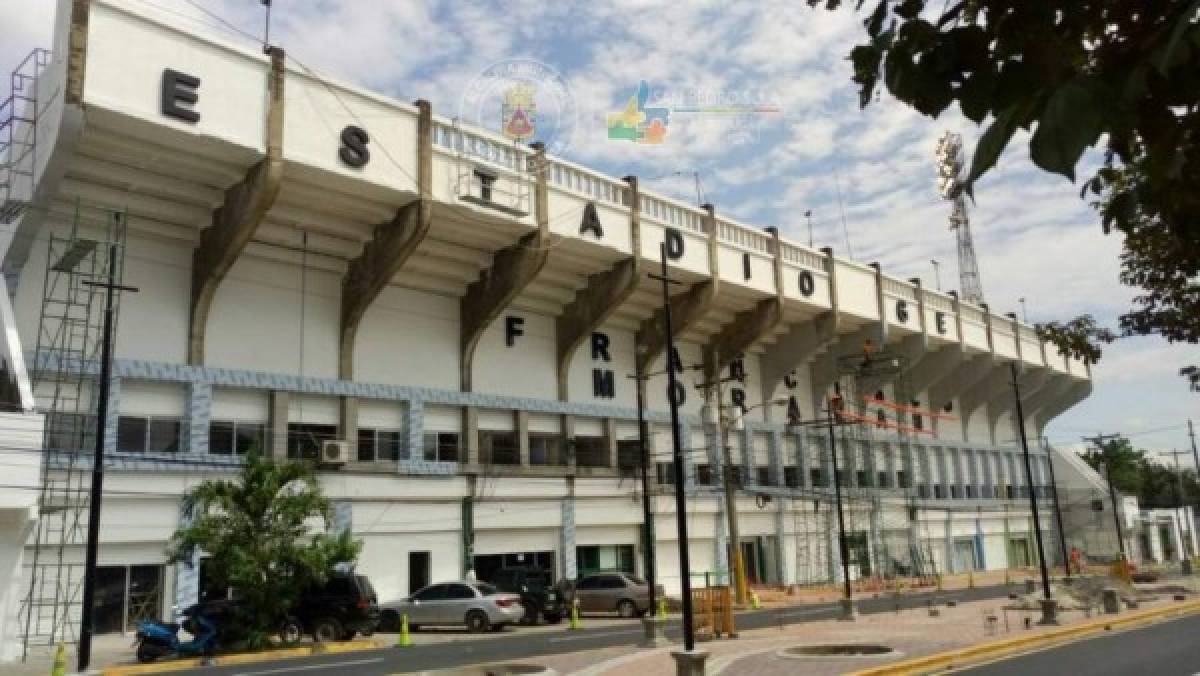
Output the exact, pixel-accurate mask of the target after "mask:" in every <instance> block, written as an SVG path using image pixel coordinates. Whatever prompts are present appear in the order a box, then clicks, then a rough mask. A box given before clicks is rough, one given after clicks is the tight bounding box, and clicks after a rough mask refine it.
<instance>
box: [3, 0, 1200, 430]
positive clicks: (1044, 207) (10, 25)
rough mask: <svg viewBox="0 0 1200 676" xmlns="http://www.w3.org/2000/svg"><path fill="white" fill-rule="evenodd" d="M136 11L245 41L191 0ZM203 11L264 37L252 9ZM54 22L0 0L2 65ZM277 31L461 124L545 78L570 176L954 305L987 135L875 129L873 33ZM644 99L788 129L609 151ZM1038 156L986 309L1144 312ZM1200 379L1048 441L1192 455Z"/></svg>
mask: <svg viewBox="0 0 1200 676" xmlns="http://www.w3.org/2000/svg"><path fill="white" fill-rule="evenodd" d="M122 1H124V2H128V3H129V4H130V5H134V6H155V7H158V8H160V9H165V10H167V11H169V12H172V14H171V16H172V17H175V18H176V19H177V20H178V21H179V22H180V23H181V24H182V25H186V26H189V27H192V28H193V29H195V30H205V31H210V32H216V33H219V34H221V35H222V36H225V37H227V38H229V39H231V40H237V41H243V42H245V41H246V38H244V37H241V36H238V35H237V34H235V33H233V32H232V31H231V30H230V29H228V28H227V27H224V26H221V25H219V24H218V23H216V22H215V21H214V20H213V19H212V18H210V17H208V16H206V15H204V14H203V13H201V12H200V11H198V10H196V9H195V8H194V7H193V6H192V5H190V4H189V3H188V2H187V1H186V0H122ZM195 2H196V3H197V4H200V5H203V6H204V7H206V8H208V9H209V10H211V11H212V12H214V13H216V14H218V15H220V16H222V17H224V18H226V19H227V20H228V21H229V23H230V24H232V25H234V26H236V27H238V28H240V29H241V30H244V31H246V32H249V33H252V34H260V33H261V30H262V23H263V13H262V8H261V6H260V4H259V2H258V0H195ZM55 4H56V3H55V2H54V1H53V0H0V26H3V27H4V28H2V29H0V66H2V67H3V68H5V69H7V68H9V67H10V66H11V65H15V64H16V63H17V61H19V59H20V57H21V56H23V54H24V53H25V52H27V51H28V50H29V49H31V48H32V47H34V46H48V45H49V33H50V24H51V21H52V14H53V8H54V5H55ZM848 4H853V3H848ZM274 14H275V24H274V27H273V35H274V37H275V38H276V42H277V44H281V45H282V46H284V47H285V48H286V49H287V50H288V52H289V54H290V55H292V56H294V57H296V58H297V59H299V60H300V61H302V62H303V63H304V64H305V65H307V66H309V67H312V68H314V69H316V70H318V71H320V72H323V73H326V74H328V75H331V76H333V77H336V78H339V79H344V80H348V81H352V82H355V83H358V84H361V85H364V86H367V87H370V88H372V89H375V90H378V91H382V92H386V93H388V94H391V95H394V96H396V97H398V98H401V99H404V100H412V99H415V98H425V99H428V100H429V101H431V102H432V104H433V107H434V110H435V111H437V112H438V113H440V114H443V115H448V116H454V115H456V114H458V111H459V110H460V108H461V107H462V103H461V102H462V101H463V98H464V95H465V92H467V91H469V88H470V87H471V84H472V82H474V81H476V78H478V77H479V75H480V74H481V73H483V72H485V71H486V70H487V68H488V67H489V66H491V65H493V64H495V63H497V62H501V61H504V60H507V59H533V60H537V61H540V62H542V63H544V64H546V65H547V66H549V67H550V68H551V69H552V70H553V71H554V72H556V73H558V74H559V75H560V76H561V78H562V79H563V81H564V82H565V84H566V87H567V89H568V90H569V92H570V95H571V99H572V100H573V102H574V105H575V108H576V110H577V118H576V124H575V133H574V135H573V136H572V137H571V139H570V145H569V148H568V149H567V150H566V153H565V154H566V156H567V157H568V158H569V159H572V160H575V161H577V162H581V163H584V164H587V165H588V166H592V167H596V168H598V169H601V170H603V171H605V172H607V173H609V174H612V175H615V176H623V175H627V174H636V175H638V176H640V177H642V180H643V184H644V185H645V186H646V187H648V188H650V189H651V190H656V191H660V192H665V193H668V194H672V195H674V196H677V197H679V198H682V199H686V200H688V201H694V200H695V199H696V188H695V180H694V178H693V175H694V174H698V175H699V178H700V184H701V186H702V190H703V197H704V199H706V200H707V201H709V202H712V203H713V204H714V205H715V206H716V208H717V210H718V212H720V213H722V214H724V215H727V216H730V217H732V218H734V219H736V220H739V221H742V222H744V223H749V224H756V225H764V226H765V225H777V226H779V227H780V228H781V229H782V231H783V233H784V234H785V236H789V237H792V238H793V239H795V240H797V241H801V242H804V241H806V240H807V238H808V235H807V232H806V228H805V218H804V212H805V211H806V210H811V211H812V214H813V229H814V239H815V242H816V244H817V246H833V247H834V248H835V249H836V250H837V251H838V252H839V253H840V254H846V253H847V252H849V251H852V252H853V255H854V257H855V258H857V259H859V260H863V261H879V262H881V263H882V264H883V267H884V270H885V271H887V272H889V273H891V274H895V275H897V276H900V277H903V278H907V277H921V278H922V279H923V280H924V282H925V284H927V285H929V286H934V284H935V280H934V273H933V266H932V265H931V264H930V260H931V259H936V260H938V261H940V262H941V283H942V288H944V289H948V288H955V287H956V286H957V266H956V262H955V261H956V257H955V250H954V236H953V233H952V232H950V231H949V230H948V229H947V216H948V213H949V208H948V205H947V204H946V203H944V202H942V201H941V200H939V199H938V196H937V193H936V190H935V182H934V169H933V147H934V142H935V141H936V139H937V137H938V135H939V134H940V133H941V132H942V131H943V130H945V129H952V130H954V131H958V132H960V133H962V134H963V135H964V137H965V138H966V140H967V146H968V148H971V147H973V144H974V140H975V139H976V138H977V137H978V135H979V133H980V130H979V129H977V128H976V127H975V126H974V125H973V124H972V123H970V122H968V121H966V120H964V119H963V118H962V117H961V116H960V115H958V113H957V110H951V111H947V113H946V114H944V115H943V117H942V119H939V120H930V119H928V118H924V117H922V116H920V115H918V114H916V113H914V112H912V111H910V110H908V109H906V108H904V107H903V106H901V105H900V104H898V103H896V102H894V101H892V100H891V99H890V98H889V96H888V95H887V93H886V92H884V93H883V94H882V96H881V97H880V99H879V101H877V102H876V103H873V104H872V105H870V106H869V107H868V108H867V109H866V110H864V111H860V110H859V109H858V105H857V93H856V91H855V88H854V85H853V83H851V81H850V65H849V63H848V62H847V61H846V60H845V55H846V54H847V53H848V52H849V50H850V48H851V47H852V46H853V45H854V44H856V43H857V41H858V40H859V39H860V37H861V35H862V28H861V24H860V23H859V21H860V19H861V17H856V16H854V14H853V12H851V11H849V10H843V11H839V12H827V11H823V10H812V9H809V8H807V6H805V5H804V3H802V2H799V1H798V0H787V1H782V2H772V1H763V2H754V3H727V2H719V1H714V2H707V1H694V2H675V3H660V2H647V1H641V0H618V1H615V2H604V3H568V2H561V3H546V2H540V1H533V0H509V1H504V2H463V1H460V2H420V1H417V0H374V1H373V2H343V1H337V0H275V10H274ZM641 80H646V81H647V82H648V83H649V84H650V86H651V87H652V88H659V89H666V90H672V91H681V90H687V89H702V90H705V91H716V92H726V93H736V94H741V95H745V94H746V93H753V94H754V96H755V97H761V98H762V99H763V102H765V103H772V104H775V105H778V106H779V107H780V109H781V112H779V113H778V114H764V115H761V116H758V117H759V119H755V120H753V122H751V123H749V124H748V123H747V120H746V119H744V118H737V117H731V116H727V115H699V114H692V115H682V114H675V115H673V116H672V117H671V120H670V123H669V127H668V134H667V136H666V138H665V140H664V143H663V144H662V145H659V146H649V145H638V144H634V143H629V142H623V141H610V140H608V139H607V138H606V129H605V117H606V115H607V114H608V113H611V112H615V111H617V110H619V109H620V108H622V107H623V106H624V104H625V102H626V100H627V99H628V97H629V96H631V95H632V94H633V92H634V89H635V88H636V86H637V84H638V82H639V81H641ZM464 117H468V118H469V117H470V116H469V115H464ZM498 125H499V121H498V120H496V121H495V124H494V125H493V126H498ZM1026 141H1027V138H1024V137H1018V139H1016V143H1014V145H1013V146H1012V147H1011V148H1010V150H1009V152H1007V153H1006V154H1005V155H1004V156H1003V157H1002V158H1001V161H1000V163H999V166H998V168H997V169H996V170H993V172H992V173H991V174H989V175H988V176H987V177H985V179H984V180H983V181H982V182H981V183H980V185H979V186H978V187H977V189H976V196H977V200H978V201H977V204H976V205H975V207H974V209H973V211H972V227H973V232H974V235H975V241H976V247H977V249H978V254H979V267H980V271H981V276H982V281H983V289H984V294H985V296H986V298H987V299H988V301H989V302H990V304H991V305H992V307H993V308H994V309H996V310H998V311H1000V312H1007V311H1015V312H1020V305H1019V303H1018V299H1019V298H1022V297H1024V298H1026V299H1027V310H1028V316H1029V319H1030V321H1034V322H1036V321H1047V320H1050V319H1067V318H1070V317H1073V316H1075V315H1077V314H1080V313H1083V312H1089V313H1092V314H1094V315H1096V316H1097V317H1098V318H1099V319H1100V320H1101V321H1103V322H1105V323H1108V324H1110V325H1111V324H1114V323H1115V318H1116V316H1117V315H1118V314H1119V313H1120V312H1121V311H1122V310H1124V309H1125V308H1126V307H1127V306H1128V303H1129V300H1130V298H1131V297H1132V296H1133V290H1131V289H1129V288H1126V287H1123V286H1121V285H1120V284H1119V283H1118V281H1117V272H1118V264H1117V255H1118V252H1119V251H1120V242H1119V240H1118V239H1117V238H1116V237H1111V236H1110V237H1106V236H1104V235H1103V234H1102V233H1101V230H1100V226H1099V224H1098V221H1097V219H1096V217H1095V215H1094V213H1093V212H1092V210H1091V209H1090V208H1089V207H1088V206H1087V204H1086V203H1085V202H1083V201H1081V200H1080V199H1079V193H1078V187H1077V186H1076V185H1072V184H1071V183H1069V182H1068V181H1066V180H1065V179H1062V178H1061V177H1055V176H1050V175H1047V174H1044V173H1042V172H1040V171H1038V170H1037V169H1036V168H1035V167H1033V165H1032V164H1031V163H1030V162H1029V159H1028V153H1027V150H1026V148H1025V142H1026ZM1091 161H1093V162H1094V161H1095V157H1092V158H1091ZM1081 173H1083V172H1081ZM839 188H840V192H841V198H842V199H841V201H840V205H839V200H838V196H837V195H838V190H839ZM843 210H844V214H845V220H844V224H845V225H844V227H843V220H842V216H841V214H842V212H843ZM1197 362H1200V350H1197V349H1196V347H1195V346H1189V345H1183V346H1180V345H1175V346H1170V345H1167V344H1166V343H1165V341H1162V340H1160V339H1157V338H1144V339H1127V340H1122V341H1120V342H1118V343H1117V344H1114V345H1112V346H1110V347H1109V348H1108V349H1107V350H1106V353H1105V358H1104V360H1103V361H1102V362H1101V363H1100V364H1099V365H1097V366H1096V367H1095V368H1094V370H1093V373H1094V376H1095V385H1096V387H1095V391H1094V392H1093V394H1092V396H1091V397H1090V398H1089V399H1088V400H1086V401H1085V402H1083V403H1082V404H1080V405H1078V406H1077V407H1075V408H1074V409H1072V410H1071V411H1069V412H1067V413H1066V414H1064V415H1063V416H1061V417H1060V418H1058V419H1057V420H1056V421H1055V422H1053V423H1052V424H1051V426H1050V428H1049V429H1048V436H1049V437H1050V438H1051V440H1052V441H1053V442H1056V443H1062V444H1071V443H1077V441H1078V437H1079V436H1080V435H1082V434H1094V433H1095V432H1097V431H1102V432H1117V431H1120V432H1124V433H1126V434H1129V435H1131V438H1132V439H1133V440H1134V441H1135V442H1136V443H1137V444H1139V445H1143V446H1145V447H1147V448H1152V449H1162V450H1169V449H1171V448H1183V447H1185V446H1186V444H1187V437H1186V429H1185V428H1184V427H1183V426H1184V425H1185V421H1186V419H1187V418H1188V416H1189V415H1190V416H1195V417H1197V418H1198V419H1200V395H1196V394H1191V393H1189V392H1188V391H1187V388H1186V385H1185V383H1184V381H1183V379H1182V378H1180V377H1179V376H1178V375H1177V371H1178V368H1179V367H1180V366H1182V365H1184V364H1187V363H1197Z"/></svg>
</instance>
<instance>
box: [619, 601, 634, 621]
mask: <svg viewBox="0 0 1200 676" xmlns="http://www.w3.org/2000/svg"><path fill="white" fill-rule="evenodd" d="M617 614H618V615H620V616H621V617H624V618H634V617H637V614H638V608H637V604H636V603H634V602H633V601H630V600H629V599H621V600H620V601H619V602H618V603H617Z"/></svg>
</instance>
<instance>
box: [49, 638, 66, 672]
mask: <svg viewBox="0 0 1200 676" xmlns="http://www.w3.org/2000/svg"><path fill="white" fill-rule="evenodd" d="M50 676H67V649H66V648H65V647H64V646H63V644H61V643H59V644H58V649H57V650H55V651H54V666H53V667H52V668H51V669H50Z"/></svg>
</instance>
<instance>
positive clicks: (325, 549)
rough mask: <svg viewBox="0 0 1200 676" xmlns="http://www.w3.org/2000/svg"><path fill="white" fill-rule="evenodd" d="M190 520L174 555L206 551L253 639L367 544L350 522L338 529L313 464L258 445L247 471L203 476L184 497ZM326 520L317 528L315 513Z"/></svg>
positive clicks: (212, 576)
mask: <svg viewBox="0 0 1200 676" xmlns="http://www.w3.org/2000/svg"><path fill="white" fill-rule="evenodd" d="M183 510H184V521H185V525H184V526H182V527H180V528H179V529H178V530H176V531H175V534H174V535H172V536H171V540H170V542H169V543H168V550H167V554H168V557H169V559H170V560H171V561H172V562H179V561H184V562H187V563H189V564H190V563H191V562H192V561H193V560H194V557H193V553H194V552H196V551H200V552H202V553H203V554H204V555H205V557H206V559H207V561H206V568H205V572H206V574H207V577H208V580H209V581H211V583H212V585H213V587H215V588H218V589H228V590H231V591H233V593H234V594H235V595H236V597H237V598H238V599H239V600H240V601H241V603H238V604H236V607H235V609H234V612H235V613H236V614H237V618H236V619H237V621H238V625H239V628H240V630H241V633H243V634H244V636H245V638H244V642H245V644H246V647H249V648H258V647H262V646H263V645H265V644H266V643H267V641H268V638H269V637H270V636H271V635H272V634H273V633H274V632H275V630H276V629H277V628H278V627H279V622H280V620H281V619H282V618H284V617H286V616H287V613H288V611H289V610H290V609H291V608H292V607H294V606H295V604H296V602H297V600H298V599H299V596H300V594H301V592H302V591H303V590H304V589H306V588H308V587H310V586H312V585H317V584H321V583H323V582H324V581H325V580H326V578H327V577H328V576H329V574H330V573H331V572H332V571H333V569H334V567H335V566H336V565H338V564H343V563H353V562H354V560H355V559H356V558H357V557H358V552H359V550H360V548H361V547H362V543H361V541H354V540H353V539H352V538H351V537H350V532H349V530H346V531H343V532H341V533H332V532H331V521H332V513H333V510H332V507H331V504H330V502H329V500H328V499H327V498H325V496H324V495H322V493H321V489H320V486H319V485H318V484H317V479H316V476H315V475H314V473H313V471H312V469H311V468H310V467H309V466H308V465H304V464H300V463H295V462H282V463H276V462H274V461H272V460H271V459H269V458H264V457H262V456H261V455H260V454H259V453H258V452H257V451H255V450H252V451H251V452H250V453H249V454H247V456H246V462H245V464H244V465H243V466H242V471H241V475H240V476H239V477H237V478H236V479H233V480H227V479H218V480H209V481H205V482H204V483H201V484H200V485H198V486H196V487H195V488H193V489H192V490H190V491H188V492H187V493H186V494H185V495H184V498H183ZM317 520H319V521H320V522H322V523H323V528H321V529H314V528H312V525H313V523H314V521H317Z"/></svg>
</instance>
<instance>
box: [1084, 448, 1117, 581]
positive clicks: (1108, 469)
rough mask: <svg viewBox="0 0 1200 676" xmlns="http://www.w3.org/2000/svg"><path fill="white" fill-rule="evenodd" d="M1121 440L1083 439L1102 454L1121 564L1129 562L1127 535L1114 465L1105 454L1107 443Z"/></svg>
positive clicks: (1101, 458)
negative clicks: (1119, 503) (1122, 521)
mask: <svg viewBox="0 0 1200 676" xmlns="http://www.w3.org/2000/svg"><path fill="white" fill-rule="evenodd" d="M1120 438H1121V435H1120V434H1096V436H1094V437H1082V439H1083V440H1084V441H1089V442H1091V443H1093V444H1095V445H1096V451H1097V452H1098V453H1100V460H1101V462H1103V463H1104V480H1105V481H1106V482H1108V501H1109V503H1110V504H1111V505H1112V511H1113V524H1114V525H1115V526H1116V528H1117V547H1118V549H1119V550H1120V553H1121V562H1122V563H1124V562H1125V561H1127V560H1128V559H1127V558H1126V556H1125V533H1124V530H1123V529H1122V528H1121V513H1120V510H1119V509H1117V489H1116V486H1114V485H1113V480H1112V463H1110V462H1109V460H1108V456H1107V455H1106V454H1105V453H1104V442H1105V441H1110V440H1113V439H1120Z"/></svg>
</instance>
